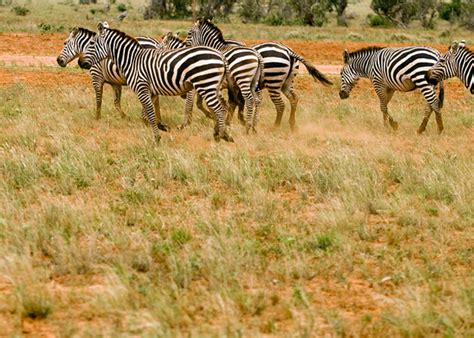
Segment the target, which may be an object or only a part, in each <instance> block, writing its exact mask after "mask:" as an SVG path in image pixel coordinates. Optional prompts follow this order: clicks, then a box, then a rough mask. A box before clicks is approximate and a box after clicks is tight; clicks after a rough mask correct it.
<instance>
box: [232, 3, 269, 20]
mask: <svg viewBox="0 0 474 338" xmlns="http://www.w3.org/2000/svg"><path fill="white" fill-rule="evenodd" d="M238 14H239V16H240V18H242V21H243V22H260V21H261V20H262V18H263V17H264V11H263V6H262V4H261V3H260V0H242V2H241V4H240V8H239V10H238Z"/></svg>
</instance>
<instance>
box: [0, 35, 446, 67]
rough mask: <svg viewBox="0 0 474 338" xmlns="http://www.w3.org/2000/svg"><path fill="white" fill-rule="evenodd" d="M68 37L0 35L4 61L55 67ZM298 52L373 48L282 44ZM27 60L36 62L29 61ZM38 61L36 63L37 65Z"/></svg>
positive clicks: (319, 54) (318, 59) (326, 59)
mask: <svg viewBox="0 0 474 338" xmlns="http://www.w3.org/2000/svg"><path fill="white" fill-rule="evenodd" d="M67 35H68V34H67V33H54V34H44V33H0V61H2V62H5V63H11V62H14V61H17V62H18V63H19V64H25V63H26V64H27V63H28V62H30V63H32V64H35V63H44V64H47V65H51V64H55V59H56V57H57V55H58V54H59V52H60V51H61V49H62V47H63V42H64V40H65V39H66V38H67ZM244 42H245V43H247V44H248V45H252V44H254V43H259V42H264V40H244ZM281 42H283V43H285V44H286V45H288V46H289V47H291V48H292V49H294V50H295V51H296V52H297V53H298V54H301V55H302V56H304V57H305V58H307V59H308V60H310V61H311V62H313V63H314V64H315V65H339V64H341V63H342V51H343V50H344V49H348V50H349V51H353V50H356V49H359V48H364V47H368V46H372V45H373V44H371V43H367V42H340V41H335V42H327V41H302V40H285V41H281ZM389 45H390V46H404V45H407V44H402V43H393V44H380V46H389ZM432 47H435V48H438V49H439V50H441V51H444V50H445V49H446V46H443V45H432ZM25 56H29V57H34V58H25ZM35 60H36V61H35Z"/></svg>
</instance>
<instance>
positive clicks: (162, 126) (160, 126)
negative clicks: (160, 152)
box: [158, 123, 170, 132]
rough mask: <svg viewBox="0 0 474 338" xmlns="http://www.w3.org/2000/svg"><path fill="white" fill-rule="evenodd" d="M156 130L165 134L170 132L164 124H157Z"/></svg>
mask: <svg viewBox="0 0 474 338" xmlns="http://www.w3.org/2000/svg"><path fill="white" fill-rule="evenodd" d="M158 129H160V130H163V131H166V132H169V131H170V127H168V126H167V125H166V124H163V123H158Z"/></svg>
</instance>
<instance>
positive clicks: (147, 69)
mask: <svg viewBox="0 0 474 338" xmlns="http://www.w3.org/2000/svg"><path fill="white" fill-rule="evenodd" d="M98 30H99V31H98V35H97V36H96V37H95V38H93V39H92V40H91V41H90V43H89V47H88V49H87V51H86V53H85V55H84V58H83V61H82V65H83V67H84V68H90V67H91V66H92V65H94V64H96V63H98V62H99V61H100V60H102V59H105V58H107V57H109V58H111V59H112V61H113V62H114V63H115V64H116V65H117V67H118V69H119V70H120V72H121V73H122V74H123V75H124V77H125V79H126V81H127V84H128V85H129V86H130V88H132V90H133V91H134V92H135V93H136V94H137V96H138V99H139V100H140V102H141V104H142V106H143V108H144V111H145V113H146V116H147V120H148V122H149V123H150V124H151V126H152V128H153V134H154V137H155V141H156V142H159V140H160V133H159V130H158V124H157V120H156V115H155V114H156V112H155V107H154V105H153V102H152V97H153V96H158V95H164V96H177V95H182V94H185V93H187V92H189V91H192V90H193V89H194V90H195V91H196V92H197V93H198V94H199V95H201V96H202V97H203V98H204V100H205V102H206V104H207V106H208V107H209V108H210V109H211V110H212V111H213V112H214V115H215V116H216V119H215V120H216V123H215V126H214V138H215V140H216V141H219V140H220V139H223V140H225V141H229V142H231V141H233V139H232V137H231V136H230V135H229V134H228V133H227V131H226V126H225V111H224V108H223V107H222V102H221V99H220V97H219V95H218V93H219V89H220V86H221V83H222V81H223V80H224V77H225V72H226V64H225V60H224V58H223V56H222V54H221V53H219V52H218V51H216V50H214V49H212V48H208V47H195V48H182V49H177V50H167V51H159V50H155V49H145V48H142V47H141V46H140V44H139V43H138V41H137V40H136V39H135V38H133V37H131V36H129V35H127V34H125V33H124V32H121V31H119V30H117V29H110V28H108V26H106V25H104V24H103V23H99V25H98ZM191 104H192V101H191ZM189 109H192V105H191V107H189V105H186V110H189Z"/></svg>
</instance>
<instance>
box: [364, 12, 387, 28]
mask: <svg viewBox="0 0 474 338" xmlns="http://www.w3.org/2000/svg"><path fill="white" fill-rule="evenodd" d="M367 22H368V24H369V26H371V27H390V26H392V25H393V24H392V23H391V22H390V21H389V20H387V19H386V18H384V17H383V16H380V15H378V14H369V15H368V16H367Z"/></svg>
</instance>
